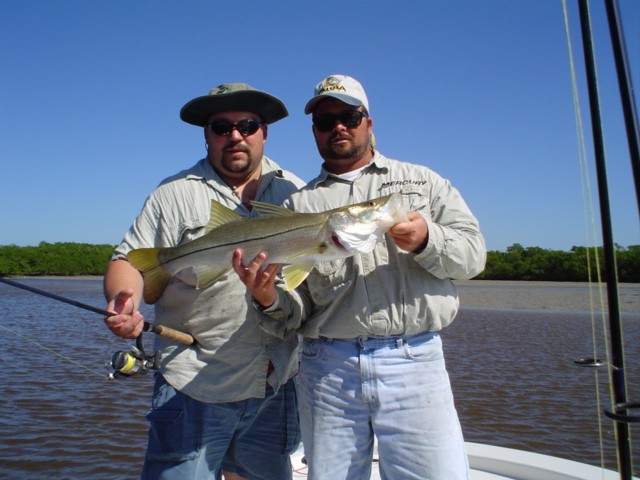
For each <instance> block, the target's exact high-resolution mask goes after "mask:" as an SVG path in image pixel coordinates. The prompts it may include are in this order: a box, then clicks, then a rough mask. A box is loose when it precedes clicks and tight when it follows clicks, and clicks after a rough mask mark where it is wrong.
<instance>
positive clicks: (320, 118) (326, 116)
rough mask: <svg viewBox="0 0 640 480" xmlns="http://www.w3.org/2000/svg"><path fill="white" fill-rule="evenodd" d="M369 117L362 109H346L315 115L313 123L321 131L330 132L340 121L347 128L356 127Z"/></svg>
mask: <svg viewBox="0 0 640 480" xmlns="http://www.w3.org/2000/svg"><path fill="white" fill-rule="evenodd" d="M364 117H368V115H367V113H366V112H363V111H362V110H345V111H344V112H340V113H335V114H334V113H320V114H318V115H315V114H314V115H313V119H312V121H313V125H314V126H315V127H316V128H317V129H318V131H320V132H330V131H331V130H333V127H334V126H335V124H336V121H338V122H340V123H341V124H342V125H344V126H345V127H347V128H356V127H358V126H359V125H360V124H361V123H362V119H363V118H364Z"/></svg>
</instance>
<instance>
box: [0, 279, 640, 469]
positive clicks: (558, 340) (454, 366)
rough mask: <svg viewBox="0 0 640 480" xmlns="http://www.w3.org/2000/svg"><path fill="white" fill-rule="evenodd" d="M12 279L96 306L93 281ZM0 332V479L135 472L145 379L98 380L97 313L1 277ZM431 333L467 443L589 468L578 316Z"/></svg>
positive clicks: (596, 445) (587, 343)
mask: <svg viewBox="0 0 640 480" xmlns="http://www.w3.org/2000/svg"><path fill="white" fill-rule="evenodd" d="M23 281H24V283H27V284H29V285H32V286H35V287H38V288H41V289H44V290H47V291H50V292H53V293H56V294H58V295H62V296H66V297H70V298H73V299H75V300H78V301H81V302H84V303H88V304H91V305H94V306H97V307H100V308H102V307H103V306H104V302H103V300H102V295H101V281H100V280H94V279H89V280H75V279H74V280H55V279H27V280H23ZM467 288H469V289H471V288H473V287H471V286H466V285H463V286H462V287H461V295H462V297H463V298H464V293H465V289H467ZM537 288H539V290H537V292H538V293H539V294H540V295H544V293H545V288H547V289H553V288H554V287H552V286H550V287H537ZM576 288H577V287H576ZM639 288H640V287H639ZM491 289H495V292H496V294H499V293H500V291H501V290H500V285H499V284H498V285H492V286H491ZM491 289H489V294H490V292H491ZM576 294H577V293H576ZM149 318H151V317H149ZM601 330H602V328H601V327H600V326H598V327H597V328H596V333H597V334H598V335H599V336H601ZM624 331H625V343H626V347H627V351H626V362H627V383H628V386H629V399H630V400H634V401H640V365H639V362H640V312H632V313H626V314H625V315H624ZM146 335H147V337H146V339H147V341H146V342H145V344H146V345H148V348H151V342H152V337H151V334H146ZM0 338H2V349H0V385H2V388H3V395H2V401H1V402H0V478H3V479H4V478H6V479H41V478H42V479H45V478H46V479H89V478H90V479H109V480H113V479H131V478H136V477H138V475H139V472H140V466H141V462H142V458H143V456H144V450H145V446H146V429H147V426H146V422H145V420H144V414H145V413H146V411H147V408H148V405H149V400H150V394H151V385H152V377H151V376H150V375H149V376H145V377H137V378H135V379H124V380H118V381H108V380H106V377H107V373H108V369H107V368H106V367H104V364H105V363H107V362H108V361H109V360H110V358H111V356H112V354H113V353H114V352H115V351H117V350H128V348H129V347H128V345H129V344H128V343H127V342H125V341H123V340H118V339H116V338H114V337H113V336H112V335H111V334H110V333H109V332H108V331H107V330H106V328H105V327H104V325H103V323H102V319H101V318H100V316H98V315H95V314H93V313H91V312H85V311H84V310H80V309H78V308H76V307H72V306H69V305H66V304H63V303H60V302H56V301H54V300H51V299H48V298H45V297H41V296H38V295H34V294H32V293H29V292H26V291H23V290H19V289H16V288H14V287H10V286H7V285H4V284H0ZM27 339H28V340H30V341H31V342H37V344H36V343H31V342H30V341H28V340H27ZM443 339H444V343H445V349H446V355H447V361H448V366H449V372H450V375H451V379H452V383H453V388H454V393H455V395H456V402H457V406H458V410H459V413H460V418H461V421H462V425H463V429H464V432H465V437H466V440H467V441H472V442H480V443H490V444H494V445H501V446H506V447H512V448H521V449H526V450H531V451H535V452H540V453H545V454H554V455H557V456H561V457H564V458H569V459H572V460H577V461H582V462H587V463H591V464H594V465H599V464H600V459H601V454H600V451H601V449H600V440H599V436H598V430H599V424H598V418H597V416H598V406H597V403H596V391H598V392H599V393H600V400H601V402H602V406H601V408H606V407H608V406H609V405H610V400H609V394H608V391H607V388H606V383H607V378H606V377H607V371H606V369H604V368H603V369H591V368H581V367H577V366H575V365H574V363H573V361H574V360H575V359H578V358H582V357H590V356H592V355H593V354H592V352H593V347H592V344H593V342H592V333H591V322H590V315H589V313H587V312H566V311H556V310H549V309H545V310H542V309H541V310H523V309H499V308H495V307H492V308H463V309H462V311H461V312H460V314H459V315H458V318H457V319H456V321H455V322H454V323H453V325H452V326H450V327H449V328H448V329H447V330H445V332H444V333H443ZM598 342H600V340H598ZM48 349H50V350H48ZM54 352H55V353H54ZM59 355H61V356H63V357H65V358H61V357H60V356H59ZM598 355H600V356H602V357H604V349H603V348H598ZM74 362H77V363H74ZM78 364H79V365H78ZM596 375H597V377H596ZM601 424H602V429H603V432H602V433H603V437H604V441H603V451H604V453H603V456H604V461H605V465H606V466H607V467H608V468H614V469H615V454H614V443H613V439H612V438H613V434H612V428H613V427H612V422H611V421H610V420H609V419H608V418H606V417H603V418H602V421H601ZM636 430H637V429H636ZM636 430H633V439H634V443H635V444H636V445H640V437H639V436H638V434H637V432H636ZM638 448H640V447H638ZM638 448H636V452H635V457H634V465H635V469H636V472H637V471H638V470H639V469H640V452H639V451H638Z"/></svg>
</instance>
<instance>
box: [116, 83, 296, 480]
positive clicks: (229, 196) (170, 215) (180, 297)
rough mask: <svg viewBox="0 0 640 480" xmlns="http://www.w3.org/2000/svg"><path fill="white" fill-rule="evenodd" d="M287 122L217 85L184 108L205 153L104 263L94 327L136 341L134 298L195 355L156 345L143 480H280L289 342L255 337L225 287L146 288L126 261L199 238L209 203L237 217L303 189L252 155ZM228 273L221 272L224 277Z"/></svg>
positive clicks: (233, 283) (240, 296) (230, 87)
mask: <svg viewBox="0 0 640 480" xmlns="http://www.w3.org/2000/svg"><path fill="white" fill-rule="evenodd" d="M287 115H288V112H287V109H286V107H285V106H284V104H283V103H282V102H281V101H280V100H279V99H278V98H276V97H274V96H272V95H270V94H268V93H265V92H262V91H259V90H256V89H254V88H253V87H251V86H249V85H247V84H244V83H230V84H223V85H219V86H218V87H216V88H214V89H212V90H211V91H210V92H209V94H208V95H204V96H200V97H197V98H194V99H193V100H191V101H189V102H187V103H186V104H185V105H184V107H182V109H181V111H180V118H181V119H182V120H184V121H185V122H187V123H190V124H192V125H196V126H200V127H203V130H204V137H205V142H206V149H207V153H206V156H205V158H203V159H201V160H200V161H198V162H197V163H196V164H195V165H194V166H192V167H190V168H188V169H186V170H183V171H181V172H179V173H177V174H176V175H174V176H172V177H169V178H167V179H165V180H164V181H162V182H161V184H160V185H159V186H158V187H157V188H156V189H155V190H154V191H153V192H151V194H150V195H149V197H148V198H147V200H146V202H145V205H144V207H143V208H142V211H141V212H140V214H139V215H138V217H137V218H136V219H135V221H134V223H133V225H132V226H131V228H130V230H129V231H128V232H127V233H126V234H125V236H124V239H123V241H122V243H121V244H120V245H119V246H118V247H117V248H116V251H115V253H114V255H113V257H112V260H111V261H110V262H109V266H108V269H107V273H106V275H105V295H106V298H107V300H108V305H107V308H108V309H109V310H110V311H114V312H117V313H118V315H115V316H112V317H109V318H108V319H106V320H105V322H106V323H107V326H108V327H109V329H110V330H111V331H112V332H113V333H115V334H116V335H118V336H120V337H123V338H135V337H137V336H138V335H140V333H141V331H142V325H143V317H142V315H141V314H140V312H139V311H138V310H136V307H138V306H139V305H140V302H141V301H142V298H143V297H144V299H145V301H146V302H147V303H153V304H155V323H156V325H160V326H165V327H170V328H173V329H176V330H179V331H183V332H186V333H189V334H191V335H192V336H193V337H194V338H195V340H196V344H195V345H193V346H186V345H179V344H176V343H174V342H172V341H170V340H166V339H164V338H163V337H158V339H157V342H156V348H157V351H158V353H159V358H160V362H159V364H160V367H159V372H158V374H157V375H156V382H155V387H154V395H153V403H152V409H151V411H150V412H149V414H148V415H147V419H148V420H149V422H150V430H149V443H148V447H147V454H146V458H145V464H144V468H143V473H142V477H143V478H163V479H184V478H191V479H198V478H212V477H211V475H212V474H213V475H214V476H217V478H219V477H220V474H221V471H224V472H225V478H227V479H242V478H251V479H264V480H271V479H274V478H277V479H287V478H291V466H290V462H289V453H291V452H292V451H293V450H295V448H296V447H297V444H298V441H299V432H298V424H297V411H296V406H295V405H296V401H295V392H294V386H293V382H292V380H291V378H292V377H293V375H294V373H295V371H296V367H297V358H296V355H295V350H296V345H297V340H296V337H295V335H291V336H289V337H288V339H287V340H285V341H282V340H280V339H277V338H275V337H272V336H269V335H267V334H265V333H264V332H263V331H262V330H260V329H259V328H258V327H257V324H258V323H257V320H256V315H257V313H256V311H255V309H253V308H251V306H250V305H249V303H248V299H247V297H246V295H245V293H246V289H245V286H244V284H243V283H242V282H241V281H240V280H239V279H238V277H237V276H236V275H223V276H222V277H220V278H218V279H217V280H216V281H214V282H213V283H211V284H206V285H199V286H198V288H196V287H195V284H196V281H195V280H196V273H195V272H194V271H193V270H192V269H185V270H183V271H181V272H180V273H179V274H178V275H177V276H176V277H174V278H171V279H170V280H169V282H168V284H166V286H165V285H157V284H156V283H154V282H153V281H152V279H151V278H150V277H147V278H146V279H143V276H142V274H141V273H140V272H139V271H138V270H137V269H136V268H135V267H134V266H133V265H132V264H130V263H129V262H128V260H127V254H128V253H129V252H130V251H131V250H134V249H139V248H149V247H155V248H162V247H174V246H177V245H179V244H182V243H184V242H188V241H191V240H194V239H195V238H198V237H200V236H202V235H203V234H204V233H205V229H206V227H207V224H208V223H209V218H210V209H211V202H212V200H215V201H217V202H220V203H222V204H223V205H225V206H227V207H229V208H230V209H232V210H234V211H235V212H236V213H238V214H239V215H241V216H243V217H249V216H251V215H252V212H251V207H250V201H252V200H259V201H261V202H267V203H273V204H281V203H282V202H283V201H284V199H285V198H286V197H288V196H289V195H290V194H291V193H292V192H294V191H296V190H297V189H298V188H299V187H300V186H302V185H303V182H302V181H301V180H300V179H299V178H298V177H296V176H295V175H293V174H292V173H290V172H287V171H285V170H283V169H282V168H280V167H279V166H278V164H276V163H275V162H274V161H273V160H271V159H270V158H268V157H267V156H265V155H264V145H265V143H266V139H267V129H268V125H271V124H273V123H274V122H277V121H278V120H280V119H282V118H284V117H286V116H287ZM229 266H230V267H231V265H229Z"/></svg>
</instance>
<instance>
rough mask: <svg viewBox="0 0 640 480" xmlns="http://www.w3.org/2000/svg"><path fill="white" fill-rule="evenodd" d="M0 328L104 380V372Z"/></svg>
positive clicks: (5, 328)
mask: <svg viewBox="0 0 640 480" xmlns="http://www.w3.org/2000/svg"><path fill="white" fill-rule="evenodd" d="M0 328H1V329H3V330H5V331H6V332H9V333H11V334H12V335H15V336H16V337H19V338H21V339H23V340H26V341H27V342H29V343H31V344H33V345H37V346H38V347H40V348H42V349H43V350H46V351H48V352H50V353H53V354H54V355H56V356H58V357H60V358H62V359H63V360H65V361H67V362H70V363H73V364H75V365H77V366H78V367H80V368H84V369H85V370H88V371H89V372H91V373H95V374H97V375H100V377H101V378H103V379H104V372H99V371H97V370H94V369H92V368H89V367H87V366H86V365H83V364H82V363H80V362H76V361H75V360H73V359H72V358H69V357H66V356H64V355H62V354H61V353H59V352H57V351H55V350H53V349H52V348H50V347H47V346H46V345H43V344H42V343H40V342H38V341H36V340H34V339H32V338H29V337H27V336H26V335H23V334H21V333H18V332H16V331H15V330H12V329H10V328H8V327H5V326H4V325H2V324H0Z"/></svg>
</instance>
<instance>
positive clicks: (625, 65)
mask: <svg viewBox="0 0 640 480" xmlns="http://www.w3.org/2000/svg"><path fill="white" fill-rule="evenodd" d="M605 5H606V7H607V18H608V19H609V32H610V33H611V47H612V48H613V58H614V59H615V62H616V72H617V74H618V75H617V77H618V87H619V88H620V99H621V102H622V112H623V114H624V124H625V127H626V130H627V142H628V143H629V156H630V157H631V167H632V171H633V180H634V184H635V189H636V201H637V203H638V213H640V140H639V139H638V136H639V135H640V134H639V132H640V129H639V128H638V114H637V112H636V102H635V98H634V96H633V87H632V81H631V73H630V71H629V60H628V58H627V50H626V47H625V41H624V32H623V30H622V22H621V20H620V8H619V6H618V1H617V0H605Z"/></svg>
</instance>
